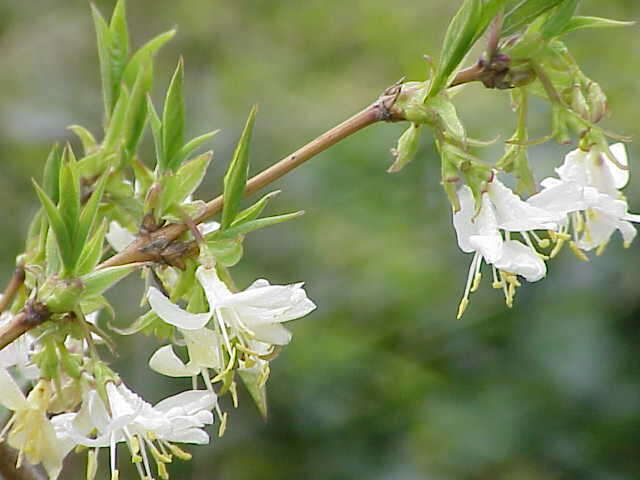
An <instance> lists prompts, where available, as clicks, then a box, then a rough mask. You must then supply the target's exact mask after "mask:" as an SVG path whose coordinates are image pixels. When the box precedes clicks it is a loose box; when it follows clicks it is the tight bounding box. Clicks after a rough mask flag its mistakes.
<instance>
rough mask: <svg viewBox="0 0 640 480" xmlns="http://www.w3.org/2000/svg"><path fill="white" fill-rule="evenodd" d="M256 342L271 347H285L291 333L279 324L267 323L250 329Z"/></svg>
mask: <svg viewBox="0 0 640 480" xmlns="http://www.w3.org/2000/svg"><path fill="white" fill-rule="evenodd" d="M250 328H251V331H252V332H253V333H254V334H255V336H256V340H259V341H261V342H267V343H271V344H273V345H286V344H288V343H289V342H290V341H291V336H292V335H291V332H290V331H289V330H287V329H286V328H284V327H283V326H282V325H280V324H279V323H268V324H264V325H256V326H252V327H250Z"/></svg>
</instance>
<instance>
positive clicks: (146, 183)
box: [131, 159, 154, 198]
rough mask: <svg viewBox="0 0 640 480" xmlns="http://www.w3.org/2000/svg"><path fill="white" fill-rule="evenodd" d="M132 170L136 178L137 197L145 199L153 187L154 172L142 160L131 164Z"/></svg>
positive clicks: (136, 160)
mask: <svg viewBox="0 0 640 480" xmlns="http://www.w3.org/2000/svg"><path fill="white" fill-rule="evenodd" d="M131 168H132V169H133V174H134V176H135V178H136V189H135V191H136V195H137V196H138V198H144V197H145V196H146V195H147V191H148V190H149V188H150V187H151V185H153V181H154V177H153V172H152V171H151V170H150V169H149V167H147V166H146V165H145V164H144V163H143V162H142V160H140V159H135V160H134V161H133V162H131Z"/></svg>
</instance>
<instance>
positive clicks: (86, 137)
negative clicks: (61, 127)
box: [67, 125, 98, 155]
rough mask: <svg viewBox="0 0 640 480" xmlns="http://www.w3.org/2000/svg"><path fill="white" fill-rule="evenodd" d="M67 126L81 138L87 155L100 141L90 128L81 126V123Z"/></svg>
mask: <svg viewBox="0 0 640 480" xmlns="http://www.w3.org/2000/svg"><path fill="white" fill-rule="evenodd" d="M67 128H68V129H69V130H71V131H72V132H73V133H75V134H76V136H77V137H78V138H79V139H80V142H81V143H82V150H83V151H84V154H85V155H89V154H91V153H93V151H94V150H95V149H96V146H97V145H98V143H97V142H96V139H95V138H94V136H93V134H92V133H91V132H90V131H89V130H87V129H86V128H84V127H81V126H80V125H70V126H68V127H67Z"/></svg>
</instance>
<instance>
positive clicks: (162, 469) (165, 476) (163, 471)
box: [158, 463, 169, 480]
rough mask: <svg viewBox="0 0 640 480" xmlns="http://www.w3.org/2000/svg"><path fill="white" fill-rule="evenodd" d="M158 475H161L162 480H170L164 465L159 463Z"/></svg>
mask: <svg viewBox="0 0 640 480" xmlns="http://www.w3.org/2000/svg"><path fill="white" fill-rule="evenodd" d="M158 475H160V478H161V479H162V480H169V472H168V471H167V467H166V465H165V464H164V463H158Z"/></svg>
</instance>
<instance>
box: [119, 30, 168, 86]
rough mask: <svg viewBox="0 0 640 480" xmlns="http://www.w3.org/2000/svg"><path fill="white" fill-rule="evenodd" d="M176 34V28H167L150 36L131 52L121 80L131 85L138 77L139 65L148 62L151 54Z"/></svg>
mask: <svg viewBox="0 0 640 480" xmlns="http://www.w3.org/2000/svg"><path fill="white" fill-rule="evenodd" d="M175 34H176V30H175V29H174V30H169V31H168V32H164V33H161V34H160V35H158V36H156V37H154V38H152V39H151V40H149V41H148V42H147V43H145V44H144V45H143V46H142V47H140V49H139V50H138V51H137V52H136V53H134V54H133V56H132V57H131V60H129V63H128V64H127V67H126V68H125V70H124V74H123V81H124V82H125V84H126V85H128V86H129V87H132V86H133V84H134V82H135V81H136V78H137V77H138V71H139V70H140V67H141V65H144V64H146V63H150V61H151V59H152V58H153V56H154V55H155V54H156V53H157V51H158V50H160V48H161V47H162V46H163V45H164V44H165V43H167V42H168V41H169V40H171V39H172V38H173V36H174V35H175Z"/></svg>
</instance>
